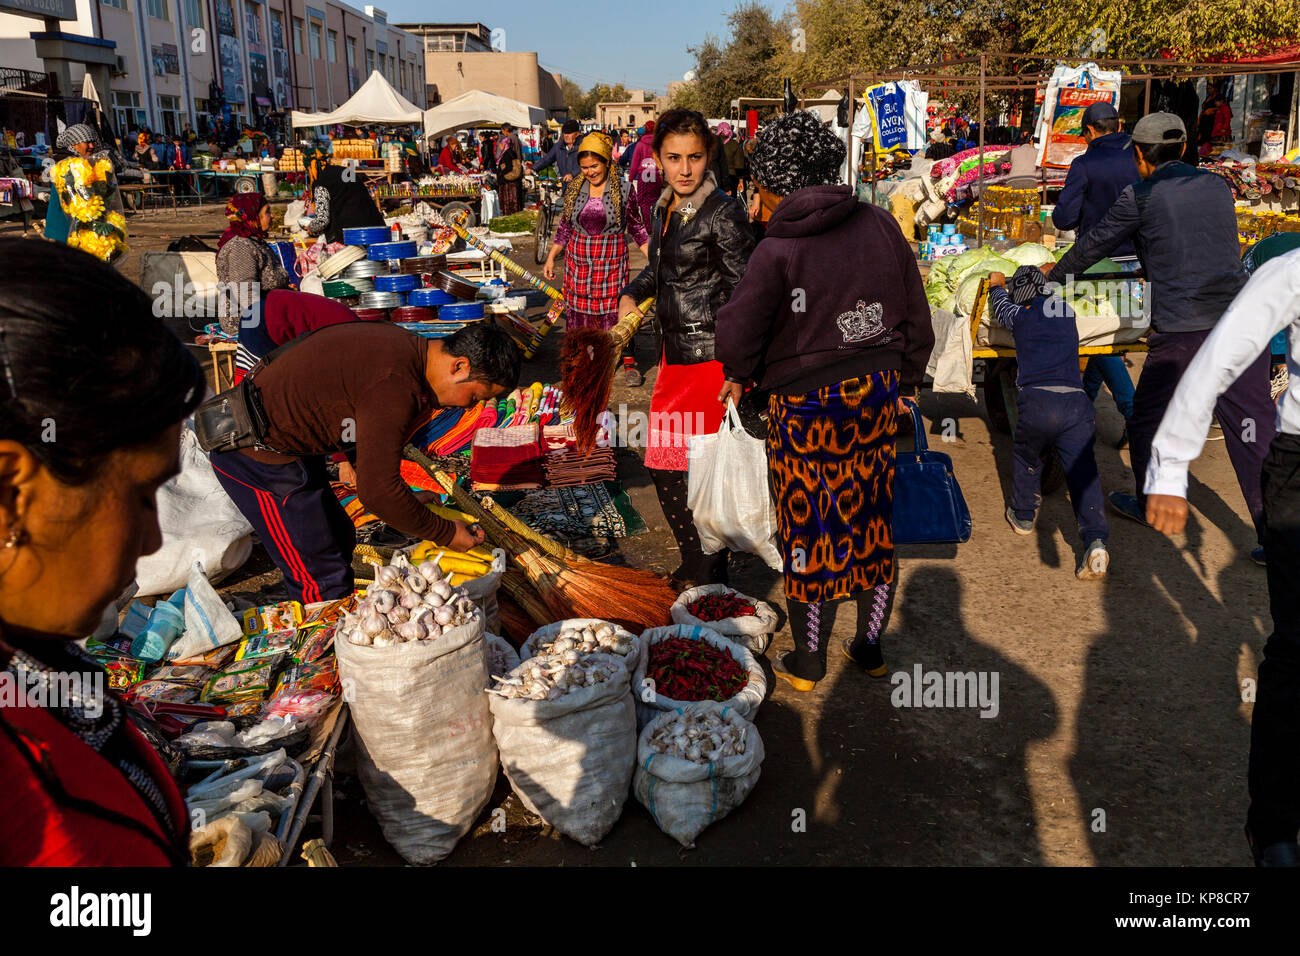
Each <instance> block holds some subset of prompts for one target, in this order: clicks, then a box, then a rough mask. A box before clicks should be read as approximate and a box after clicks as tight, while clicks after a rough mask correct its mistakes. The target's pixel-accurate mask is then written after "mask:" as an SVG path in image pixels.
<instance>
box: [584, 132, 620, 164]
mask: <svg viewBox="0 0 1300 956" xmlns="http://www.w3.org/2000/svg"><path fill="white" fill-rule="evenodd" d="M578 152H579V153H595V154H596V155H597V156H599V157H600V158H601V159H603V160H604V161H605V162H606V163H608V162H610V161H611V160H610V158H611V157H612V156H613V154H614V144H613V143H612V142H610V139H609V137H608V136H606V135H605V134H604V133H599V132H597V133H588V134H587V135H586V136H584V137H583V138H582V142H581V143H579V144H578Z"/></svg>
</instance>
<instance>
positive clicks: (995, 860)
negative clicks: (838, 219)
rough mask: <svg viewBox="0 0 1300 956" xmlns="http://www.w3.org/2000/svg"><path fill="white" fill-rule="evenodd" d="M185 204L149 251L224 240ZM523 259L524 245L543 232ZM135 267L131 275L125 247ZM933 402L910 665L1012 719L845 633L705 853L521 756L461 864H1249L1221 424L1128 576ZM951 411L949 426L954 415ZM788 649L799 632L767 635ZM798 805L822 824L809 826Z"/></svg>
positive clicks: (1120, 527) (1254, 650) (634, 463)
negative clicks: (861, 648)
mask: <svg viewBox="0 0 1300 956" xmlns="http://www.w3.org/2000/svg"><path fill="white" fill-rule="evenodd" d="M182 215H183V217H184V218H183V219H181V220H180V221H173V220H171V219H170V216H171V214H170V212H168V213H166V214H164V216H160V215H159V214H150V216H149V217H148V218H147V219H133V220H132V222H131V232H132V242H133V254H138V252H139V251H140V250H142V249H144V248H150V247H152V248H162V247H164V246H165V244H166V241H167V237H169V236H170V237H174V236H177V235H181V234H184V233H189V232H195V233H198V234H201V235H203V234H206V235H207V236H208V237H209V238H215V236H216V234H217V232H219V229H220V227H221V226H222V225H223V223H222V222H221V221H220V215H219V213H218V212H216V211H215V210H213V211H208V210H205V211H204V213H203V214H202V215H199V214H196V213H194V212H187V213H183V214H182ZM516 256H517V257H518V258H519V260H520V261H522V262H525V263H527V264H530V265H531V263H532V252H531V248H530V247H528V246H527V245H526V244H524V243H520V244H519V248H518V250H517V251H516ZM634 257H635V258H636V259H639V256H638V255H637V254H636V253H635V252H634ZM636 264H637V263H636V262H634V267H635V266H636ZM127 274H128V275H134V274H137V273H136V271H135V270H134V269H133V268H132V267H131V266H130V264H129V263H128V266H127ZM559 340H560V335H559V334H552V336H551V337H550V339H549V340H548V343H547V347H546V348H545V349H543V351H542V353H541V354H540V355H539V356H538V358H537V360H536V361H534V362H532V363H530V364H529V365H528V367H527V368H526V369H525V379H526V380H528V381H531V380H533V379H534V378H542V379H543V380H550V381H553V380H555V379H556V377H557V372H556V369H555V356H556V349H557V347H558V343H559ZM639 347H640V348H641V350H642V351H641V353H640V356H639V357H640V359H641V366H642V368H643V369H645V370H646V371H647V372H648V373H650V374H648V376H647V381H646V384H645V385H644V386H643V387H641V388H638V389H627V388H625V387H624V386H623V385H622V384H621V383H620V384H617V385H616V387H615V392H614V397H613V404H618V403H620V402H626V403H627V404H628V405H629V407H630V408H633V409H641V410H645V409H646V408H647V407H648V403H649V395H650V389H651V386H652V385H653V372H652V369H653V366H654V361H655V358H656V356H654V355H653V354H652V350H653V348H654V343H653V340H648V341H644V342H639ZM1135 364H1136V365H1138V366H1140V359H1138V360H1137V362H1136V363H1135ZM1137 372H1138V368H1137V367H1135V368H1134V369H1133V373H1134V375H1135V376H1136V375H1137ZM921 407H922V411H923V412H924V414H925V417H926V420H927V422H928V423H929V424H930V427H931V431H932V435H931V438H930V441H931V444H932V445H933V446H937V447H941V448H942V450H943V451H945V452H947V453H949V454H951V455H952V457H953V461H954V464H955V468H956V473H957V476H958V478H959V480H960V481H961V484H962V488H963V490H964V492H965V496H966V499H967V501H968V503H969V505H970V509H971V512H972V515H973V519H974V528H975V531H974V535H973V537H972V539H971V541H970V542H969V543H967V544H965V545H961V546H960V547H926V548H921V547H913V548H904V549H901V553H900V558H901V561H900V566H901V575H902V577H901V588H900V592H899V594H900V596H899V600H898V603H897V605H896V607H895V610H894V617H893V621H892V624H891V626H890V629H889V632H888V634H887V636H886V639H885V649H886V656H887V659H888V661H889V664H890V666H891V669H892V670H893V671H895V672H898V671H904V672H907V673H909V674H910V673H912V672H913V669H914V668H915V667H918V666H919V667H921V668H923V669H924V670H942V671H976V672H980V673H986V674H989V675H993V674H996V675H997V677H998V690H999V694H998V698H999V709H998V713H997V715H996V717H988V718H984V717H981V716H980V714H979V713H978V711H977V710H975V709H970V708H966V709H957V708H903V707H895V706H892V705H891V690H893V688H892V687H891V684H890V683H889V682H888V681H884V680H881V681H874V680H871V679H870V678H868V677H866V676H865V675H864V674H862V673H861V672H860V671H857V670H855V669H853V668H851V667H849V666H847V662H846V661H844V660H843V659H842V658H839V657H838V656H836V655H835V654H832V656H831V659H830V673H829V675H828V677H827V679H826V680H825V681H823V682H821V683H820V684H819V685H818V688H817V690H816V692H815V693H813V694H806V695H796V694H795V693H793V692H792V691H791V690H790V689H789V688H788V686H786V685H784V684H781V683H778V682H775V681H772V683H773V684H774V686H775V690H774V692H773V693H772V695H771V696H770V697H769V699H768V700H767V701H766V702H765V703H764V704H763V706H762V708H761V710H760V712H759V714H758V718H757V726H758V728H759V730H760V732H761V733H762V735H763V740H764V744H765V746H766V750H767V758H766V761H765V763H764V765H763V775H762V779H761V780H760V782H759V784H758V786H757V788H756V789H755V791H754V792H753V794H752V795H751V796H750V798H749V799H748V801H747V802H746V803H745V804H744V805H743V806H742V807H740V808H739V809H738V810H737V811H736V812H734V813H733V814H731V816H729V817H727V818H726V819H724V820H723V821H721V822H719V823H717V824H715V825H714V826H713V827H712V828H710V829H709V830H707V831H705V833H704V834H703V835H702V836H701V838H700V840H699V842H698V848H697V849H696V850H693V851H689V852H687V851H683V850H682V849H681V848H680V847H679V846H678V845H677V844H676V843H675V842H674V841H673V840H672V839H671V838H669V837H667V836H665V835H664V834H662V833H660V832H659V831H658V829H657V828H656V826H655V825H654V822H653V821H652V819H651V818H650V816H649V814H648V813H647V812H646V811H645V810H644V809H643V808H642V807H641V806H640V805H639V804H638V803H636V801H635V799H632V798H630V799H629V801H628V804H627V806H626V808H625V810H624V814H623V817H622V819H621V820H620V821H619V823H618V824H617V826H616V827H615V828H614V830H613V831H612V832H611V833H610V834H609V836H608V837H607V838H606V839H605V841H604V842H603V844H602V846H601V847H600V848H599V849H597V850H588V849H586V848H584V847H582V846H580V845H578V844H576V843H574V842H572V841H570V840H567V839H564V838H562V837H559V836H558V835H556V834H555V833H554V832H553V831H550V830H549V829H547V828H545V827H543V826H541V825H540V824H539V823H538V822H537V821H536V819H535V818H532V817H531V816H530V815H528V814H527V813H526V812H524V811H523V810H522V808H521V807H520V805H519V802H518V800H517V798H513V797H511V796H510V792H509V788H508V785H507V784H506V783H505V780H504V777H502V778H500V780H499V782H498V787H497V790H496V793H495V794H494V796H493V799H492V802H491V804H490V806H489V810H488V811H485V813H484V816H483V817H482V818H481V819H480V821H479V824H480V825H479V826H478V827H477V829H475V830H474V831H473V832H472V833H471V834H470V835H469V836H467V837H466V838H465V839H464V840H463V841H462V842H461V844H460V845H459V846H458V847H457V849H456V851H455V852H454V853H453V854H452V855H451V857H450V858H449V859H448V860H447V861H446V863H447V864H450V865H457V864H470V865H488V864H505V863H514V864H520V863H523V864H567V865H575V864H606V865H627V864H629V863H632V862H636V863H637V864H638V865H646V864H677V863H700V864H715V865H716V864H743V863H758V864H763V863H771V864H782V865H805V864H811V863H872V864H908V865H927V864H985V863H989V864H1009V865H1016V864H1022V863H1028V864H1054V865H1092V864H1106V865H1216V864H1241V865H1245V864H1248V863H1249V856H1248V853H1247V850H1246V845H1245V842H1244V840H1243V838H1242V835H1241V826H1242V822H1243V818H1244V813H1245V807H1246V800H1247V798H1246V784H1245V772H1246V756H1247V749H1248V744H1249V724H1250V715H1251V705H1250V704H1249V703H1243V702H1242V681H1243V680H1246V679H1250V678H1254V676H1255V669H1256V664H1257V662H1258V660H1259V653H1260V649H1261V648H1262V646H1263V642H1264V639H1265V637H1266V636H1267V633H1268V631H1269V623H1268V618H1267V603H1266V601H1267V593H1266V587H1265V580H1264V572H1263V570H1262V569H1260V568H1257V567H1255V566H1254V565H1253V564H1251V563H1250V561H1249V559H1248V558H1247V557H1246V555H1247V553H1248V551H1249V550H1250V548H1251V547H1252V546H1253V545H1254V533H1253V530H1252V529H1251V527H1250V521H1249V517H1248V515H1247V513H1246V509H1245V505H1244V503H1243V502H1242V499H1241V494H1240V492H1239V491H1238V489H1237V487H1236V483H1235V480H1234V478H1233V473H1232V469H1231V467H1230V465H1229V463H1228V460H1227V456H1226V454H1225V452H1224V446H1223V443H1222V442H1221V441H1217V442H1211V443H1210V444H1209V445H1207V448H1206V453H1205V455H1204V456H1203V457H1202V458H1201V460H1200V461H1198V462H1197V463H1196V465H1195V466H1194V468H1193V482H1192V487H1191V503H1192V508H1193V511H1192V517H1191V520H1190V522H1189V526H1188V531H1187V533H1186V535H1184V536H1183V537H1181V538H1179V539H1177V540H1174V541H1170V540H1167V539H1165V538H1163V537H1162V536H1160V535H1157V534H1156V533H1154V532H1152V531H1149V530H1147V529H1145V528H1142V527H1139V526H1137V525H1134V524H1131V523H1127V522H1123V521H1122V519H1118V518H1116V519H1114V520H1113V522H1112V528H1111V552H1112V565H1111V575H1110V578H1109V580H1107V581H1106V582H1105V583H1102V584H1097V583H1084V582H1079V581H1076V580H1075V579H1074V577H1073V574H1072V572H1073V569H1074V566H1075V560H1076V554H1077V552H1078V549H1079V543H1078V541H1077V534H1076V532H1075V529H1074V522H1073V518H1072V516H1071V513H1070V510H1069V505H1068V502H1067V500H1066V498H1065V495H1064V492H1057V493H1056V494H1054V495H1052V496H1050V497H1049V498H1048V499H1047V501H1046V502H1045V504H1044V507H1043V511H1042V515H1041V517H1040V520H1039V524H1038V531H1037V534H1036V535H1035V536H1033V537H1027V538H1022V537H1018V536H1016V535H1014V534H1012V533H1011V531H1010V529H1009V528H1008V527H1007V526H1006V524H1005V522H1004V521H1003V519H1002V512H1003V508H1004V489H1005V488H1006V487H1007V482H1008V475H1009V467H1010V442H1009V439H1008V438H1007V437H1006V436H1003V435H1000V434H996V433H991V432H990V429H989V426H988V422H987V419H986V417H985V416H984V414H983V411H982V405H981V404H979V403H976V402H972V401H968V400H966V399H965V398H954V397H950V396H936V395H933V394H930V393H928V392H927V393H924V394H923V397H922V401H921ZM946 419H947V420H951V422H950V424H951V425H953V426H955V432H954V430H953V428H949V429H948V432H949V434H952V435H953V436H954V440H953V441H951V442H944V441H943V438H942V432H943V430H944V429H943V423H944V421H945V420H946ZM1098 431H1099V447H1098V459H1099V465H1100V468H1101V473H1102V480H1103V483H1104V485H1105V488H1106V490H1107V491H1110V490H1114V489H1124V490H1130V489H1131V486H1132V479H1131V476H1130V474H1129V472H1128V454H1127V452H1118V451H1115V450H1114V448H1113V443H1114V440H1115V439H1116V438H1117V437H1118V435H1119V432H1120V419H1119V416H1118V414H1117V413H1116V411H1115V408H1114V405H1113V404H1112V403H1111V402H1110V400H1109V397H1108V396H1103V397H1102V398H1101V399H1100V400H1099V402H1098ZM629 454H633V455H634V454H635V453H629ZM622 470H623V472H624V474H625V482H626V486H627V487H628V489H629V491H630V493H631V496H632V499H633V501H634V503H635V505H636V507H637V508H638V509H639V510H640V511H641V513H642V514H643V515H644V516H645V518H646V521H647V523H648V524H649V525H650V531H649V532H648V533H646V534H645V535H642V536H639V537H637V538H633V539H630V540H628V541H626V542H624V543H623V551H624V552H625V553H626V555H627V557H628V559H629V560H630V561H631V562H632V563H634V564H638V565H640V566H643V567H656V568H659V569H661V570H668V569H671V568H673V567H675V566H676V564H677V556H676V554H675V553H674V547H673V542H672V537H671V535H670V534H669V533H668V531H667V528H666V525H665V522H664V519H663V517H662V515H661V514H660V512H659V509H658V505H657V502H656V499H655V496H654V490H653V487H652V486H651V485H650V483H649V480H648V477H647V476H646V474H645V471H644V469H642V468H641V467H640V465H639V459H633V460H626V461H624V463H623V465H622ZM267 567H268V565H267V564H266V563H265V557H264V555H262V554H261V552H260V549H259V552H258V553H257V555H256V557H255V560H254V563H253V564H252V565H251V566H250V567H249V568H248V569H247V570H245V571H243V572H241V574H240V578H241V579H242V580H240V581H239V582H238V583H234V584H232V586H231V590H232V591H234V592H240V593H244V594H246V595H249V596H255V595H256V594H258V593H263V592H264V591H265V590H269V589H273V588H274V586H275V582H276V579H277V578H278V573H277V572H274V571H271V572H270V573H269V574H265V573H260V572H262V571H265V569H266V568H267ZM733 584H734V585H735V586H737V587H739V588H741V589H742V590H744V591H746V592H747V593H750V594H753V595H757V596H760V597H765V598H767V599H768V600H770V601H772V602H773V603H774V604H776V605H777V606H781V605H782V601H781V586H780V581H779V578H778V577H777V576H776V575H774V574H773V573H771V572H769V571H768V570H767V569H766V568H765V567H763V566H762V565H761V564H759V563H758V562H757V561H755V560H752V559H745V560H744V561H743V562H741V563H740V565H739V566H738V567H736V568H735V569H734V571H733ZM853 619H854V611H853V610H852V609H851V608H846V609H844V610H843V611H842V612H841V614H840V616H839V619H838V620H837V623H836V628H835V637H834V638H833V640H832V647H835V646H837V645H838V643H839V639H840V638H841V637H843V636H848V635H850V634H851V633H852V630H853V623H854V620H853ZM789 647H790V637H789V633H788V631H785V630H783V631H782V632H780V633H779V634H778V635H777V638H776V641H775V644H774V648H773V650H774V651H776V652H779V651H782V650H785V649H787V648H789ZM769 653H772V652H769ZM347 763H348V755H347V753H346V752H345V753H344V754H343V756H342V766H343V769H346V766H347ZM337 792H338V797H339V799H338V803H337V815H338V818H339V833H338V839H337V842H336V854H337V855H338V857H339V860H340V862H342V863H344V864H362V865H366V864H393V863H400V859H399V858H398V857H397V856H396V855H395V854H394V852H393V851H392V849H391V848H390V847H389V846H388V845H387V844H386V843H385V842H384V840H383V838H382V836H381V835H380V833H379V829H378V827H377V825H376V824H375V823H374V821H373V819H372V818H371V817H370V815H369V814H368V812H366V811H365V810H364V808H363V799H364V795H363V794H362V792H361V790H360V787H359V786H358V785H357V782H356V779H355V777H352V776H349V775H347V774H346V773H343V774H341V775H340V778H339V780H338V784H337ZM497 806H504V807H505V809H506V811H507V819H508V822H509V826H508V828H507V830H506V832H505V833H494V832H492V831H491V829H490V827H489V826H488V816H487V814H488V812H490V810H491V809H492V808H494V807H497ZM800 818H804V819H806V828H805V829H803V830H802V831H801V832H796V827H795V826H794V824H795V821H797V820H798V819H800Z"/></svg>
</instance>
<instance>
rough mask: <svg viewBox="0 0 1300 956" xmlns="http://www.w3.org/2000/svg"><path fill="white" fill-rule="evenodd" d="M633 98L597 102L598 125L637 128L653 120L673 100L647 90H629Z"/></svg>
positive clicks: (614, 127) (615, 127)
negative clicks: (620, 100)
mask: <svg viewBox="0 0 1300 956" xmlns="http://www.w3.org/2000/svg"><path fill="white" fill-rule="evenodd" d="M628 93H629V94H630V96H631V98H630V99H628V100H625V101H623V102H618V103H597V104H596V125H597V126H602V127H609V128H613V129H635V128H636V127H638V126H644V125H645V123H646V120H652V119H654V118H655V117H656V116H658V115H659V114H660V113H662V112H664V110H666V109H668V104H669V102H671V100H670V98H669V97H667V96H655V95H653V94H652V93H648V92H646V91H645V90H628Z"/></svg>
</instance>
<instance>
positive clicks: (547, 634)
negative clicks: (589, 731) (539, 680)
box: [519, 617, 646, 678]
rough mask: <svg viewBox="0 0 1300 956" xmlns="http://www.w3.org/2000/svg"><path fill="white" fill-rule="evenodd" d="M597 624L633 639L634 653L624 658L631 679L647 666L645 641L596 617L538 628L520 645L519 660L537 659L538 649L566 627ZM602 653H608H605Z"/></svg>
mask: <svg viewBox="0 0 1300 956" xmlns="http://www.w3.org/2000/svg"><path fill="white" fill-rule="evenodd" d="M597 624H608V625H610V626H611V627H612V628H614V633H615V634H619V635H622V636H625V637H630V638H632V653H630V654H628V655H627V656H626V657H624V658H622V661H623V663H624V664H625V665H626V666H627V673H628V677H629V678H631V676H632V675H633V674H635V673H636V672H637V669H638V668H641V667H643V666H644V665H645V650H646V646H645V641H643V640H641V638H640V637H639V636H638V635H636V634H633V633H632V632H631V631H629V630H627V629H626V628H622V627H619V626H618V625H617V624H615V623H614V622H613V621H602V620H600V619H599V618H594V617H571V618H569V619H568V620H567V621H557V622H555V623H554V624H547V625H546V626H545V627H540V628H538V629H537V630H535V631H533V633H532V634H530V635H528V640H526V641H524V642H523V643H522V644H520V645H519V659H520V660H521V661H526V660H528V659H529V658H530V657H536V656H537V649H538V648H539V647H541V646H542V645H543V644H547V643H549V642H550V641H553V640H555V638H557V637H559V636H560V632H561V631H563V630H564V629H565V628H566V627H587V626H588V625H590V626H592V627H594V626H595V625H597ZM602 653H608V652H606V651H603V652H602ZM610 656H611V657H617V656H618V655H617V654H611V655H610Z"/></svg>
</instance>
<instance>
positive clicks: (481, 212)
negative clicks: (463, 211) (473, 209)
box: [478, 189, 501, 223]
mask: <svg viewBox="0 0 1300 956" xmlns="http://www.w3.org/2000/svg"><path fill="white" fill-rule="evenodd" d="M500 216H501V200H500V199H498V198H497V191H496V190H495V189H485V190H483V198H482V200H481V201H480V202H479V204H478V221H479V222H482V223H489V222H491V221H492V220H493V219H497V218H499V217H500Z"/></svg>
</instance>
